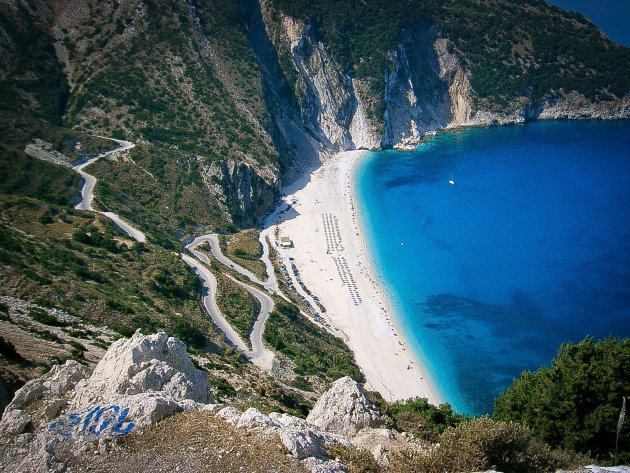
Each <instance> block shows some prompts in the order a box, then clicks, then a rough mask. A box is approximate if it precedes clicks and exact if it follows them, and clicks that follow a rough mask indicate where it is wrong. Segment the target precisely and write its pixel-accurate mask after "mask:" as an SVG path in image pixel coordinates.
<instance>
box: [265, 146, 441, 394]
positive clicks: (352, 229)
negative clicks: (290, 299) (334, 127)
mask: <svg viewBox="0 0 630 473" xmlns="http://www.w3.org/2000/svg"><path fill="white" fill-rule="evenodd" d="M366 153H367V151H347V152H341V153H338V154H336V155H334V156H333V157H332V158H330V159H329V160H327V161H326V162H324V163H323V164H322V166H321V167H319V168H318V169H316V170H315V171H313V172H312V173H310V174H308V175H306V176H305V177H304V179H303V180H302V179H301V180H300V182H298V183H296V184H294V185H293V186H288V187H287V188H286V189H285V193H286V197H284V201H285V203H286V204H287V205H286V206H284V211H281V212H276V213H274V214H273V215H272V216H271V217H270V219H268V220H267V224H268V225H270V226H268V229H267V230H266V231H265V234H267V235H268V236H269V237H270V240H271V241H272V244H273V245H274V247H275V249H276V251H278V255H279V258H280V260H281V261H282V263H283V264H284V265H285V266H286V267H287V268H288V271H289V275H290V276H291V277H292V278H294V279H295V278H296V277H298V276H299V278H300V279H301V282H302V283H303V285H304V287H305V288H307V289H308V292H306V291H304V288H302V287H301V286H298V285H297V284H296V288H297V289H298V292H299V293H301V294H302V295H304V296H305V297H306V299H307V300H308V301H309V302H311V303H312V305H313V307H318V306H319V304H321V305H322V306H324V307H325V308H326V311H325V312H322V311H320V310H317V313H318V314H319V315H320V316H321V317H322V319H323V321H324V322H325V325H327V327H328V328H329V330H330V331H331V332H332V333H333V334H335V335H337V336H341V338H343V339H344V341H345V342H346V344H347V345H348V346H349V347H350V349H351V350H352V351H353V353H354V355H355V359H356V362H357V364H358V365H359V366H360V367H361V370H362V371H363V374H364V375H365V379H366V387H367V388H368V389H371V390H374V391H378V392H380V393H381V395H382V396H383V397H384V398H385V399H386V400H387V401H389V402H391V401H397V400H403V399H408V398H412V397H423V398H427V399H428V400H429V402H431V403H432V404H436V405H437V404H439V403H440V398H439V396H438V395H437V391H436V390H435V388H434V387H433V386H432V385H431V384H430V380H429V378H428V377H427V376H426V373H425V371H424V370H423V368H422V366H421V364H420V361H419V360H418V358H417V356H416V355H415V354H414V353H413V351H411V350H410V348H409V345H408V344H407V342H406V340H405V339H404V335H403V331H402V330H401V329H400V327H399V326H398V324H397V321H396V317H395V315H394V312H393V310H392V303H391V301H390V300H389V298H388V297H387V295H386V293H385V291H384V290H383V288H382V286H381V284H380V283H379V282H378V280H377V278H376V273H375V270H374V265H373V262H372V260H371V257H370V254H369V251H368V247H367V243H366V240H365V236H364V235H363V231H362V228H361V224H360V220H359V219H360V215H359V212H358V209H357V206H356V204H355V202H356V192H355V188H354V178H353V177H354V170H355V166H356V164H357V163H358V162H359V160H360V159H361V158H362V157H363V156H364V155H365V154H366ZM276 229H277V232H276ZM276 233H277V237H276V236H275V234H276ZM281 237H288V238H290V239H291V241H292V247H289V248H283V247H281V245H280V238H281ZM293 265H295V270H296V271H295V272H294V270H293ZM296 272H297V274H296ZM309 293H310V294H309ZM311 295H314V296H317V299H313V298H312V296H311ZM320 320H321V319H320Z"/></svg>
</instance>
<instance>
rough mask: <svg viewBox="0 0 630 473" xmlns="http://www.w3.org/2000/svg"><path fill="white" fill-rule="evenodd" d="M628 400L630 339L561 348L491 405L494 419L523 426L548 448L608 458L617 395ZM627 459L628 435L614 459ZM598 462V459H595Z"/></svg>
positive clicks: (624, 435) (589, 341)
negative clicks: (547, 363)
mask: <svg viewBox="0 0 630 473" xmlns="http://www.w3.org/2000/svg"><path fill="white" fill-rule="evenodd" d="M623 396H626V397H629V396H630V339H625V340H617V339H614V338H612V337H610V338H607V339H605V340H602V341H599V342H597V343H595V342H594V341H593V339H592V338H587V339H585V340H584V341H582V342H581V343H579V344H577V345H574V344H572V343H568V344H566V345H563V346H562V347H560V350H559V351H558V357H557V358H556V359H554V360H553V361H552V365H551V368H548V367H543V368H540V369H539V370H538V371H536V372H535V373H531V372H529V371H525V372H523V374H522V375H521V378H520V379H519V380H515V381H514V384H513V385H512V386H511V387H510V388H509V389H508V390H507V392H505V393H503V394H501V396H499V397H498V398H497V399H496V401H495V411H496V416H497V419H499V420H503V421H510V420H514V421H517V422H521V423H524V424H526V425H528V426H530V428H531V429H532V430H533V431H534V433H535V435H536V436H537V437H538V438H539V439H541V440H544V441H545V442H547V443H549V444H550V445H553V446H559V447H562V448H565V449H571V450H577V451H579V452H582V453H589V452H590V453H591V454H593V455H595V456H597V457H599V458H600V459H602V460H603V459H606V458H611V457H612V452H613V451H614V448H615V436H616V433H617V422H618V420H619V411H620V409H621V404H622V397H623ZM628 459H630V432H629V431H628V429H625V430H622V432H621V435H620V436H619V456H618V457H617V459H616V460H617V461H627V460H628ZM600 461H601V460H600Z"/></svg>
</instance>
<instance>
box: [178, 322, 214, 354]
mask: <svg viewBox="0 0 630 473" xmlns="http://www.w3.org/2000/svg"><path fill="white" fill-rule="evenodd" d="M171 331H172V333H173V336H174V337H175V338H178V339H179V340H181V341H182V342H184V343H185V344H186V345H190V346H191V347H193V348H203V347H204V346H205V344H206V337H204V335H203V333H202V332H201V330H199V329H198V328H197V327H193V326H192V325H190V323H189V322H187V321H185V320H182V319H177V320H176V321H175V323H173V327H172V329H171Z"/></svg>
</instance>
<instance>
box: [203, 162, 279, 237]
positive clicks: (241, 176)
mask: <svg viewBox="0 0 630 473" xmlns="http://www.w3.org/2000/svg"><path fill="white" fill-rule="evenodd" d="M202 175H203V178H204V180H205V183H206V187H207V188H208V189H209V190H210V192H212V193H213V194H214V196H215V197H216V198H218V199H219V200H220V201H221V202H222V203H223V204H224V206H225V208H226V209H227V212H228V213H229V215H226V217H227V218H228V219H229V220H231V221H232V223H234V224H235V225H237V226H242V227H252V226H253V225H254V224H255V223H256V222H257V221H258V219H260V217H262V216H263V215H264V214H265V213H266V212H267V211H268V209H269V208H270V206H271V204H272V203H273V202H274V199H275V198H276V196H277V194H278V188H277V184H278V183H277V182H275V181H272V182H271V183H269V182H267V181H266V180H265V179H263V178H262V177H260V175H259V174H257V173H256V171H255V170H254V169H253V168H252V167H251V166H249V165H247V164H245V163H237V162H235V161H232V160H230V159H226V160H221V161H213V162H211V163H210V164H208V165H206V166H204V168H203V169H202ZM269 179H270V180H271V177H269Z"/></svg>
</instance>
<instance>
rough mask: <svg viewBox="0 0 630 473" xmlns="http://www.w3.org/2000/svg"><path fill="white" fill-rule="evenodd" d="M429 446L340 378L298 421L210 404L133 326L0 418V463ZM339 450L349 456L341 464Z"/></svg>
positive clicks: (197, 378)
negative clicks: (392, 425) (387, 423)
mask: <svg viewBox="0 0 630 473" xmlns="http://www.w3.org/2000/svg"><path fill="white" fill-rule="evenodd" d="M433 448H439V447H436V446H435V445H432V444H429V443H426V442H424V441H421V440H419V439H416V438H414V437H413V436H411V435H407V434H405V433H399V432H396V431H393V430H389V429H386V428H383V423H382V421H381V416H380V413H379V412H378V410H376V409H375V408H374V407H373V406H372V405H371V403H370V402H369V400H368V399H367V397H366V396H365V394H364V393H363V391H362V390H361V387H360V386H359V385H358V384H357V383H356V382H355V381H353V380H352V379H350V378H348V377H345V378H341V379H339V380H337V381H336V382H335V383H334V384H333V386H332V387H331V389H330V390H329V391H327V392H326V393H324V394H323V395H322V397H321V398H320V399H319V401H318V402H317V403H316V404H315V406H314V407H313V409H312V411H311V412H310V414H309V416H308V417H307V418H306V419H300V418H297V417H294V416H291V415H287V414H279V413H271V414H270V415H265V414H263V413H262V412H260V411H259V410H257V409H255V408H249V409H247V410H246V411H245V412H240V411H238V410H237V409H235V408H234V407H229V406H224V405H221V404H214V403H213V393H212V392H211V390H210V387H209V384H208V378H207V375H206V374H205V373H204V372H202V371H200V370H198V369H196V368H195V366H194V365H193V363H192V362H191V360H190V358H189V357H188V355H187V353H186V349H185V347H184V345H183V344H182V343H181V342H179V341H178V340H176V339H174V338H171V337H168V336H167V335H166V334H165V333H158V334H154V335H148V336H145V335H143V334H142V333H141V332H139V331H138V332H136V334H135V335H134V336H133V337H132V338H130V339H120V340H118V341H116V342H115V343H114V344H112V345H111V347H110V348H109V350H108V351H107V353H106V354H105V356H104V357H103V358H102V359H101V361H100V362H99V363H98V365H97V366H96V367H95V368H94V370H93V371H92V370H91V369H90V368H88V367H85V366H83V365H81V364H79V363H77V362H74V361H68V362H66V364H65V365H58V366H55V367H53V369H52V370H51V371H49V372H48V373H47V374H45V375H44V376H42V377H41V378H38V379H35V380H33V381H30V382H29V383H27V384H26V385H25V386H24V387H23V388H22V389H20V390H19V391H18V392H17V393H16V395H15V397H14V399H13V401H12V402H11V403H10V404H9V406H8V407H7V409H6V411H5V413H4V416H3V418H2V420H1V421H0V470H1V471H6V472H9V471H11V472H44V471H45V472H49V471H52V472H65V471H68V472H70V471H72V472H81V471H111V472H129V471H137V472H145V471H146V472H149V471H152V472H154V471H181V472H195V471H222V472H245V471H247V472H255V471H257V472H265V471H277V472H295V471H311V472H317V473H320V472H322V473H325V472H341V471H343V472H346V471H349V469H348V465H346V464H344V462H345V463H350V471H352V463H353V462H360V461H362V462H363V463H365V462H367V463H369V464H373V465H374V467H376V468H380V467H383V466H388V465H389V464H390V461H391V460H392V459H393V458H394V457H397V456H399V455H401V454H404V455H413V454H415V453H421V452H423V451H427V450H430V449H433ZM344 451H345V452H346V453H347V452H349V451H352V452H354V457H355V459H354V460H352V458H353V457H352V455H350V456H348V455H343V456H344V458H346V460H344V461H341V460H340V459H339V458H338V454H339V452H344ZM347 458H350V459H351V460H350V461H348V460H347ZM355 471H356V470H355ZM591 471H597V470H595V469H594V468H593V469H591ZM615 471H623V472H630V469H628V468H623V467H622V468H620V469H619V468H617V469H616V470H615Z"/></svg>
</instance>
